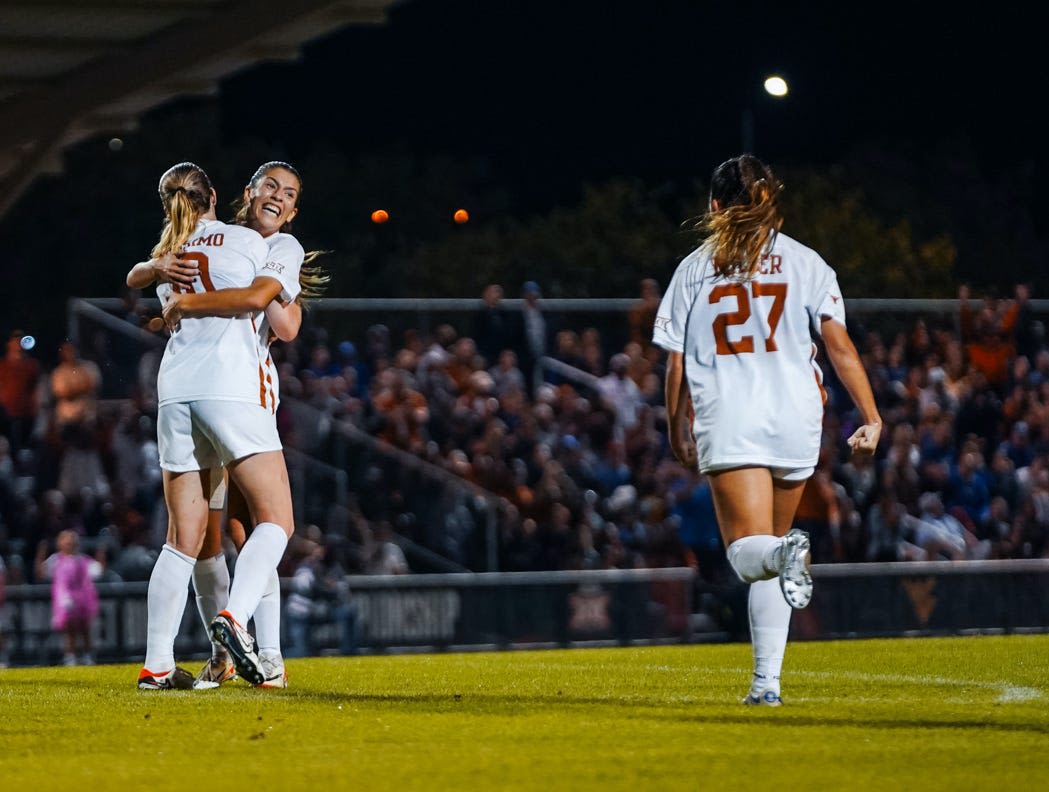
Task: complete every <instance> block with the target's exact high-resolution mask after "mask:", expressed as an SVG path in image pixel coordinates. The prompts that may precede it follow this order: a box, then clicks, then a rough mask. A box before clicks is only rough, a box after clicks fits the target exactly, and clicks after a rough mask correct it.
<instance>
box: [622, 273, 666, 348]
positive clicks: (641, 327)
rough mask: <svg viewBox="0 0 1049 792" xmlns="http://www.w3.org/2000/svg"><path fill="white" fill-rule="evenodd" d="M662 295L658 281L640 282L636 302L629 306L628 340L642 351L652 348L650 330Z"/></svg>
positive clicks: (646, 280) (643, 280)
mask: <svg viewBox="0 0 1049 792" xmlns="http://www.w3.org/2000/svg"><path fill="white" fill-rule="evenodd" d="M661 299H663V293H662V291H661V290H660V288H659V281H657V280H656V279H655V278H643V279H642V280H641V286H640V294H639V296H638V299H637V302H635V303H634V304H633V305H632V306H630V309H629V311H628V312H627V321H628V322H629V324H630V340H631V341H632V342H634V343H635V344H640V345H641V347H642V348H643V349H647V348H648V347H650V346H652V329H653V327H654V326H655V323H656V312H657V311H658V310H659V301H660V300H661Z"/></svg>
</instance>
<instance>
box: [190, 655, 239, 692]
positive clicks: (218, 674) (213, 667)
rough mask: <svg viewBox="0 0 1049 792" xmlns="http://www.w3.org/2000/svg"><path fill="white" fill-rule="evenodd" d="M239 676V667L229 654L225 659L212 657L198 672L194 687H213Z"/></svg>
mask: <svg viewBox="0 0 1049 792" xmlns="http://www.w3.org/2000/svg"><path fill="white" fill-rule="evenodd" d="M236 678H237V669H236V667H234V665H233V662H232V661H231V660H230V659H229V657H228V656H227V657H226V659H225V660H222V659H220V658H215V657H212V658H210V659H209V660H208V661H207V662H206V663H204V667H203V668H202V669H200V673H199V674H197V679H196V681H195V682H194V683H193V687H200V688H204V687H213V686H218V685H221V684H222V683H223V682H229V681H230V680H233V679H236Z"/></svg>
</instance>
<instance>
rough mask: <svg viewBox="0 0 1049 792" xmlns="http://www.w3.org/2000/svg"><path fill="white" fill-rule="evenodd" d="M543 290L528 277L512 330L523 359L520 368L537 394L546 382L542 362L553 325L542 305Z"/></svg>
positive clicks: (518, 355)
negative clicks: (551, 325) (550, 323)
mask: <svg viewBox="0 0 1049 792" xmlns="http://www.w3.org/2000/svg"><path fill="white" fill-rule="evenodd" d="M542 296H543V295H542V291H541V290H540V288H539V284H538V283H536V282H535V281H525V283H524V285H522V286H521V311H520V313H519V314H518V316H517V321H516V327H515V328H514V331H513V338H514V351H516V352H517V359H518V361H519V362H520V366H521V371H522V372H524V375H525V378H526V379H527V380H528V385H529V390H530V392H531V393H532V394H535V392H536V390H537V389H538V388H539V385H540V384H541V383H542V382H543V368H542V364H541V362H540V358H542V357H543V356H544V355H545V354H546V351H547V347H548V344H549V340H548V339H549V337H550V333H551V328H550V325H549V322H548V321H547V317H546V314H545V312H544V311H543V308H542V305H541V304H540V301H541V298H542Z"/></svg>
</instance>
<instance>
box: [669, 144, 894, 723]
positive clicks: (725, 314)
mask: <svg viewBox="0 0 1049 792" xmlns="http://www.w3.org/2000/svg"><path fill="white" fill-rule="evenodd" d="M779 192H780V183H779V182H778V180H777V179H776V177H775V175H774V174H773V173H772V171H771V169H769V168H768V167H767V166H766V165H765V164H764V163H762V162H761V161H760V160H758V159H757V158H756V157H753V156H751V155H748V154H744V155H742V156H739V157H735V158H733V159H730V160H728V161H727V162H724V163H722V164H721V165H719V166H718V167H717V168H716V169H715V170H714V173H713V176H712V178H711V187H710V203H709V207H708V210H707V212H706V214H705V215H704V217H703V220H702V222H701V225H700V228H701V229H702V230H704V231H705V232H707V237H706V239H705V241H704V242H703V243H702V244H701V245H700V247H699V248H697V249H696V250H694V251H693V252H692V253H690V254H689V255H688V256H686V257H685V258H684V259H683V260H682V262H681V263H680V264H679V265H678V267H677V270H676V271H675V273H674V276H673V280H672V281H671V283H670V286H669V288H668V289H667V291H666V293H665V294H664V296H663V299H662V301H661V304H660V307H659V311H658V314H657V317H656V321H655V327H654V330H653V334H652V337H653V341H654V342H655V343H656V344H658V345H659V346H661V347H663V348H664V349H666V350H667V351H668V353H669V355H668V361H667V375H666V402H667V414H668V433H669V440H670V444H671V448H672V449H673V452H674V455H675V457H677V459H678V461H680V462H681V463H682V464H683V465H685V466H686V467H688V468H692V469H697V468H698V469H699V470H700V471H702V472H703V473H705V474H707V476H708V477H709V480H710V486H711V490H712V493H713V497H714V507H715V510H716V512H717V518H718V524H719V526H720V529H721V536H722V539H723V541H724V543H725V547H726V549H727V555H728V561H729V564H730V565H731V566H732V568H733V570H735V572H736V574H737V575H738V576H739V577H740V579H741V580H743V582H745V583H749V584H750V590H749V616H750V631H751V642H752V644H753V654H754V675H753V680H752V683H751V688H750V691H749V693H748V694H747V696H746V697H745V698H744V699H743V703H744V704H750V705H764V706H779V705H780V704H782V700H781V698H780V672H781V669H782V666H783V655H784V652H785V649H786V644H787V633H788V630H789V627H790V616H791V608H792V607H793V608H803V607H805V606H806V605H807V604H808V603H809V600H810V598H811V596H812V578H811V577H810V575H809V571H808V566H809V540H808V535H807V534H805V533H804V532H802V531H799V530H796V529H795V530H791V523H792V521H793V519H794V513H795V511H796V509H797V507H798V502H799V500H800V498H801V493H802V490H803V488H804V485H805V481H806V480H807V479H808V478H809V477H810V476H811V475H812V474H813V471H814V469H815V465H816V461H817V457H818V455H819V448H820V441H821V434H822V419H823V404H824V400H825V394H824V392H823V386H822V381H823V380H822V373H821V371H820V368H819V366H818V365H817V364H816V360H815V358H816V351H817V347H816V345H815V343H814V340H813V336H812V330H813V329H815V331H816V332H817V333H819V335H820V336H822V339H823V343H824V346H825V348H826V351H827V356H828V357H829V358H830V361H831V363H832V364H833V366H834V369H835V371H836V372H837V374H838V377H839V378H840V380H841V382H842V384H844V386H845V388H846V390H847V391H848V392H849V395H850V396H851V397H852V400H853V401H854V403H855V405H856V407H857V408H858V410H859V413H860V416H861V417H862V421H863V425H862V426H861V427H860V428H859V429H858V430H857V431H856V432H855V433H854V434H853V435H852V436H851V437H850V438H849V440H848V445H849V446H850V447H851V448H852V450H853V453H858V454H871V453H873V452H874V450H875V448H876V447H877V444H878V439H879V437H880V435H881V418H880V416H879V414H878V409H877V406H876V405H875V403H874V396H873V394H872V392H871V387H870V383H869V382H868V380H867V375H866V372H865V371H864V369H863V365H862V363H861V362H860V359H859V356H858V354H857V353H856V348H855V347H854V346H853V344H852V341H851V340H850V339H849V335H848V332H847V331H846V329H845V307H844V302H843V299H842V295H841V290H840V289H839V288H838V281H837V276H836V275H835V273H834V271H833V270H832V269H831V268H830V267H829V266H828V265H827V264H826V263H825V262H824V261H823V259H822V258H821V257H820V256H819V255H818V254H817V253H816V252H815V251H813V250H811V249H810V248H807V247H805V246H804V245H802V244H800V243H799V242H797V241H795V240H794V239H791V238H790V237H788V236H787V235H786V234H782V233H780V232H779V229H780V227H781V226H782V224H783V218H782V216H781V214H780V210H779V205H778V198H779ZM777 578H778V584H777Z"/></svg>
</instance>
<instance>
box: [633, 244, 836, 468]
mask: <svg viewBox="0 0 1049 792" xmlns="http://www.w3.org/2000/svg"><path fill="white" fill-rule="evenodd" d="M822 317H830V318H832V319H834V320H836V321H838V322H841V323H842V324H845V306H844V303H843V300H842V297H841V290H840V289H839V288H838V279H837V276H836V275H835V273H834V270H832V269H831V268H830V267H829V266H828V265H827V264H826V262H824V261H823V259H822V258H821V257H820V256H819V254H818V253H816V252H815V251H814V250H812V249H811V248H808V247H805V246H804V245H802V244H801V243H799V242H797V241H796V240H794V239H791V238H790V237H789V236H787V235H786V234H779V235H777V237H776V241H775V245H774V246H773V249H772V251H771V253H770V254H769V255H768V256H766V257H765V258H764V259H763V260H762V262H761V269H760V271H759V273H758V274H757V275H755V276H754V278H753V279H752V280H750V281H746V280H738V279H728V278H724V277H719V276H718V275H716V274H715V272H714V266H713V263H712V261H711V259H710V255H709V253H708V252H707V251H706V250H704V248H702V247H700V248H698V249H696V250H694V251H693V252H692V253H690V254H689V255H688V256H686V257H685V258H684V259H683V260H682V262H681V263H680V264H679V265H678V268H677V270H676V271H675V272H674V276H673V278H672V279H671V281H670V285H669V287H668V288H667V291H666V294H664V295H663V299H662V301H661V303H660V306H659V311H658V314H657V318H656V322H655V328H654V330H653V333H652V340H653V342H654V343H655V344H658V345H659V346H661V347H663V348H664V349H667V350H670V351H673V352H680V353H681V354H682V356H683V358H684V365H685V377H687V380H688V385H689V390H690V393H691V396H692V404H693V406H694V408H695V416H696V417H695V422H694V424H693V432H694V433H695V437H696V445H697V449H698V453H699V467H700V470H703V471H710V470H717V469H723V468H728V467H735V466H741V465H762V466H767V467H782V468H804V467H812V466H814V465H815V464H816V460H817V457H818V456H819V446H820V436H821V434H822V422H823V401H824V398H823V397H824V393H823V385H822V383H823V375H822V372H821V371H820V368H819V366H818V365H817V364H816V360H815V357H816V351H817V348H816V345H815V344H814V343H813V337H812V332H813V330H815V332H817V333H818V332H819V331H820V322H821V318H822Z"/></svg>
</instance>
